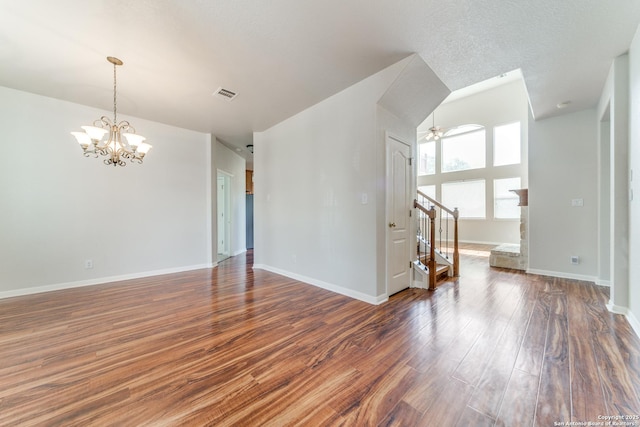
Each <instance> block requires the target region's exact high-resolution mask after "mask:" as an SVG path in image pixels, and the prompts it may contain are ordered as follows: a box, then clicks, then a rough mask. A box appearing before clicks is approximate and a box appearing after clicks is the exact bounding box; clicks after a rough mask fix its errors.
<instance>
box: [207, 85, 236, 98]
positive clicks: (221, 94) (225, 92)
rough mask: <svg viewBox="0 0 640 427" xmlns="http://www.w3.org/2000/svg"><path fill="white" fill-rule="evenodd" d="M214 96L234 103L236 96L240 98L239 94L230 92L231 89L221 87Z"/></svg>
mask: <svg viewBox="0 0 640 427" xmlns="http://www.w3.org/2000/svg"><path fill="white" fill-rule="evenodd" d="M213 96H215V97H217V98H222V99H224V100H227V101H233V99H234V98H235V97H236V96H238V94H237V93H235V92H233V91H230V90H229V89H224V88H221V87H219V88H218V89H216V91H215V92H213Z"/></svg>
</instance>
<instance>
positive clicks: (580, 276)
mask: <svg viewBox="0 0 640 427" xmlns="http://www.w3.org/2000/svg"><path fill="white" fill-rule="evenodd" d="M527 274H537V275H540V276H551V277H559V278H561V279H574V280H583V281H585V282H593V283H595V282H596V280H598V278H597V277H595V276H586V275H584V274H573V273H565V272H563V271H549V270H537V269H535V268H528V269H527Z"/></svg>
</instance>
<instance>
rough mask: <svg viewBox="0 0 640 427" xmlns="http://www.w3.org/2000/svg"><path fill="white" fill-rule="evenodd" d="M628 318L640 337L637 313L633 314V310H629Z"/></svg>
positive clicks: (639, 323)
mask: <svg viewBox="0 0 640 427" xmlns="http://www.w3.org/2000/svg"><path fill="white" fill-rule="evenodd" d="M627 320H628V321H629V324H630V325H631V328H633V331H634V332H635V333H636V335H637V336H638V338H640V322H639V321H638V318H637V317H636V315H635V314H633V311H631V310H627Z"/></svg>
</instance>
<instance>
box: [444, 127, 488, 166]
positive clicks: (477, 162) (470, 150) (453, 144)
mask: <svg viewBox="0 0 640 427" xmlns="http://www.w3.org/2000/svg"><path fill="white" fill-rule="evenodd" d="M478 128H479V129H478ZM470 129H476V130H470V131H467V132H463V133H461V132H459V129H456V130H455V131H454V132H449V133H448V134H449V135H448V136H445V137H443V138H442V172H456V171H463V170H468V169H480V168H484V167H485V158H486V148H485V130H484V128H483V127H480V126H477V125H472V127H470ZM452 133H453V135H452Z"/></svg>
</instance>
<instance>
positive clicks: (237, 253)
mask: <svg viewBox="0 0 640 427" xmlns="http://www.w3.org/2000/svg"><path fill="white" fill-rule="evenodd" d="M245 252H247V249H246V248H245V249H240V250H239V251H235V252H234V253H233V255H231V256H238V255H242V254H243V253H245Z"/></svg>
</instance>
